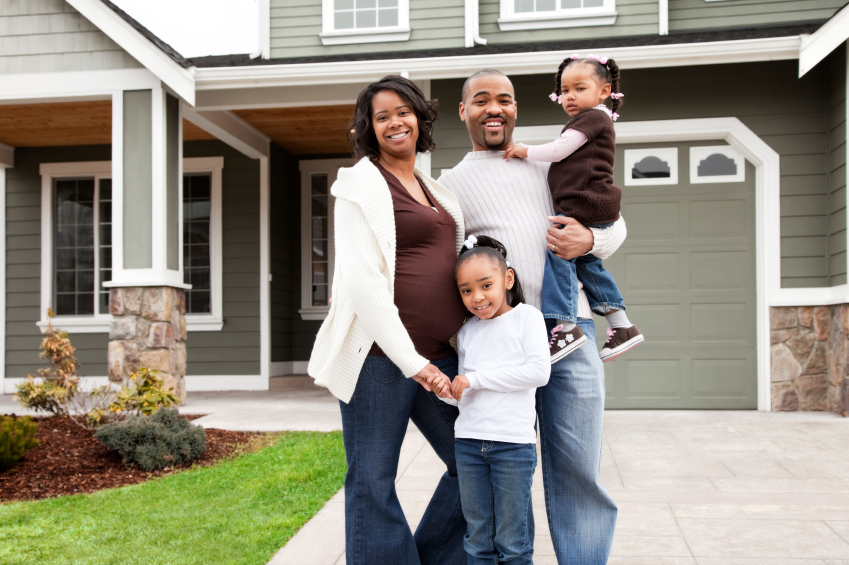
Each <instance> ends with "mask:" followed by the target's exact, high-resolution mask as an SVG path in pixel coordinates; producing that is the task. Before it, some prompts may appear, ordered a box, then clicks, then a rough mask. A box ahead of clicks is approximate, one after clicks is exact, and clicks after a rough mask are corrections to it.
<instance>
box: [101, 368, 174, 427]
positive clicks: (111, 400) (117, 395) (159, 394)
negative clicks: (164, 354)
mask: <svg viewBox="0 0 849 565" xmlns="http://www.w3.org/2000/svg"><path fill="white" fill-rule="evenodd" d="M158 375H159V371H154V370H151V369H147V368H145V367H142V368H141V369H139V370H138V371H136V372H135V373H131V374H130V376H129V377H127V380H126V381H125V384H124V386H123V387H122V388H121V389H120V390H118V391H115V389H114V388H113V387H112V386H111V385H106V386H102V387H97V388H95V389H93V390H92V391H91V394H90V395H89V401H90V406H89V410H88V412H87V413H86V418H85V419H86V423H87V424H88V426H89V427H97V426H100V425H102V424H107V423H110V422H115V421H120V420H125V419H127V418H131V417H133V416H142V415H144V416H150V415H152V414H153V413H154V412H156V411H157V410H159V409H160V408H170V407H171V406H174V405H175V404H179V403H180V398H179V397H178V396H177V395H176V394H174V392H173V391H174V389H173V388H169V389H166V388H165V381H163V380H162V379H160V378H158Z"/></svg>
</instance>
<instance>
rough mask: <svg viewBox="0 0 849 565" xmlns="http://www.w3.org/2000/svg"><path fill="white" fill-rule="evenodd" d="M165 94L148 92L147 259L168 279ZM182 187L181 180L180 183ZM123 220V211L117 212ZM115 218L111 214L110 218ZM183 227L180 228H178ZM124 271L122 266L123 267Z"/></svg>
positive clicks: (124, 272)
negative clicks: (149, 169) (148, 222)
mask: <svg viewBox="0 0 849 565" xmlns="http://www.w3.org/2000/svg"><path fill="white" fill-rule="evenodd" d="M165 97H166V93H165V89H163V88H161V87H160V88H154V89H153V91H152V92H151V122H152V124H151V136H150V141H151V152H150V153H151V165H150V168H151V174H150V180H151V187H150V192H151V195H150V196H151V203H150V211H151V218H150V259H151V267H152V270H153V271H156V272H159V273H162V274H163V275H165V274H166V273H167V274H168V275H170V274H171V273H170V272H169V271H171V269H169V268H168V244H167V241H168V237H167V231H168V165H167V163H168V159H167V151H168V140H167V133H166V132H167V131H168V128H167V124H166V121H167V112H166V98H165ZM180 181H181V184H182V178H181V179H180ZM120 213H121V215H122V216H123V210H122V211H121V212H120ZM113 215H114V214H113ZM181 227H182V226H181ZM122 267H123V265H122ZM177 267H178V268H177V271H178V275H179V277H180V282H183V273H182V270H181V269H180V268H179V267H180V266H179V265H178V266H177ZM116 270H118V271H120V272H119V275H118V276H116V277H114V278H117V279H121V278H123V277H122V275H123V276H129V277H131V278H134V277H133V275H131V274H130V272H132V271H135V269H125V268H121V269H116Z"/></svg>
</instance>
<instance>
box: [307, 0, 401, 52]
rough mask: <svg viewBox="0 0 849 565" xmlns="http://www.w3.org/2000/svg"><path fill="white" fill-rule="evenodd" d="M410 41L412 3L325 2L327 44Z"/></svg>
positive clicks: (390, 0)
mask: <svg viewBox="0 0 849 565" xmlns="http://www.w3.org/2000/svg"><path fill="white" fill-rule="evenodd" d="M409 38H410V0H322V33H321V42H322V43H323V44H324V45H341V44H346V43H376V42H385V41H406V40H408V39H409Z"/></svg>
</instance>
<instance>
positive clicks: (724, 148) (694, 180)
mask: <svg viewBox="0 0 849 565" xmlns="http://www.w3.org/2000/svg"><path fill="white" fill-rule="evenodd" d="M716 154H719V155H724V156H726V157H728V158H729V159H731V160H732V161H734V164H735V165H736V166H737V173H736V174H733V175H721V176H716V175H715V176H700V175H699V165H700V164H701V162H702V161H703V160H704V159H707V158H708V157H710V156H711V155H716ZM745 180H746V160H745V159H743V156H742V155H740V152H739V151H737V150H736V149H734V148H733V147H731V146H728V145H713V146H701V147H690V183H691V184H711V183H721V182H744V181H745Z"/></svg>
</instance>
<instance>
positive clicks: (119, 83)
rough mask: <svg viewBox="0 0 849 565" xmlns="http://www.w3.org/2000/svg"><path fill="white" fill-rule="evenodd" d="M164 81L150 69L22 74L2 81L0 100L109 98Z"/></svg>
mask: <svg viewBox="0 0 849 565" xmlns="http://www.w3.org/2000/svg"><path fill="white" fill-rule="evenodd" d="M7 76H9V75H7ZM160 84H161V80H160V79H159V77H157V76H156V75H154V74H153V73H152V72H151V71H149V70H148V69H112V70H103V71H63V72H58V73H34V74H21V75H14V77H10V80H4V81H2V82H0V103H3V102H7V103H14V104H22V103H26V102H27V101H40V102H47V101H56V102H58V101H62V100H65V99H67V100H80V99H88V100H95V99H102V100H106V99H108V98H109V97H110V96H111V95H112V93H113V92H115V91H118V90H144V89H150V88H157V87H158V86H159V85H160Z"/></svg>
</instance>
